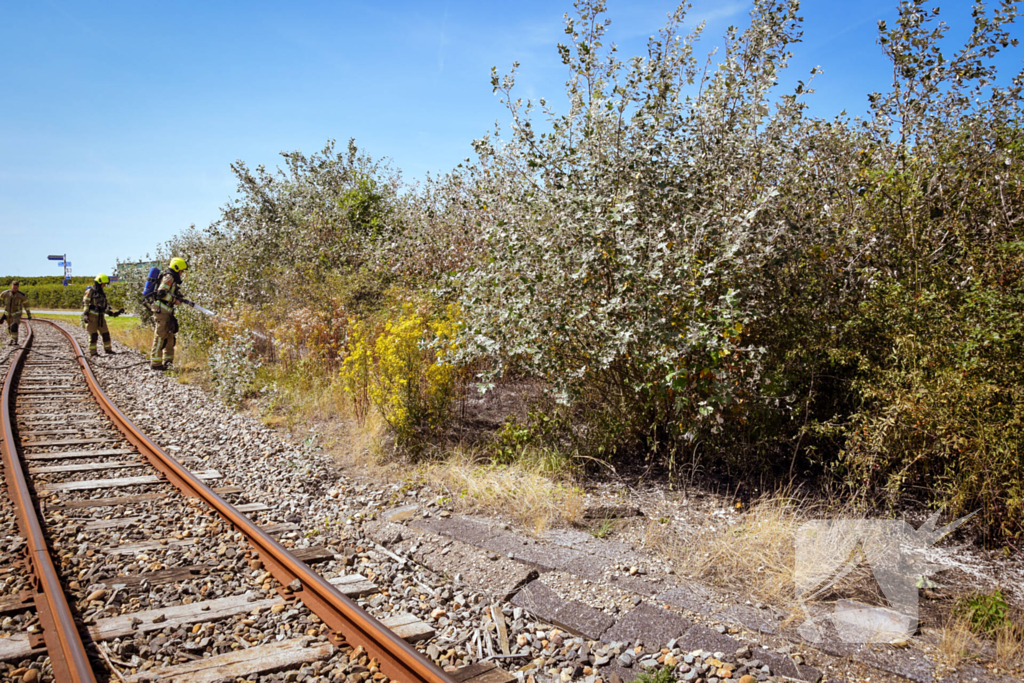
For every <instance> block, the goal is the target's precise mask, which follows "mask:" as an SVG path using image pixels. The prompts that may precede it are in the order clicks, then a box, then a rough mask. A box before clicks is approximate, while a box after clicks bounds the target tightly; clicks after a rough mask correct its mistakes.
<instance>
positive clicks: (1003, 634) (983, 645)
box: [936, 611, 1024, 672]
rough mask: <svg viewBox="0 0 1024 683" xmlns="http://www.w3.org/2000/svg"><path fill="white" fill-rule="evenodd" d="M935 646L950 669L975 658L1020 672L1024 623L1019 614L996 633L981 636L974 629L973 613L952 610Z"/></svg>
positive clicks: (1023, 643)
mask: <svg viewBox="0 0 1024 683" xmlns="http://www.w3.org/2000/svg"><path fill="white" fill-rule="evenodd" d="M936 648H937V650H938V655H939V661H940V662H941V663H942V664H943V665H945V666H946V667H948V668H956V667H958V666H960V665H961V664H963V663H964V662H966V661H976V662H979V663H988V664H990V665H992V666H995V667H997V668H999V669H1003V670H1004V671H1018V672H1019V671H1021V670H1022V668H1024V622H1022V621H1021V619H1020V616H1019V615H1018V616H1017V617H1016V618H1014V619H1013V620H1012V621H1010V623H1008V624H1007V625H1006V626H1004V627H1002V628H1000V629H998V630H996V631H995V632H994V633H992V634H985V635H979V634H977V633H975V632H974V631H973V630H972V628H971V619H970V616H968V615H965V614H963V613H962V612H958V611H952V612H951V613H950V614H949V615H948V616H947V617H946V619H945V620H944V621H943V623H942V625H941V627H940V628H939V629H938V633H937V640H936Z"/></svg>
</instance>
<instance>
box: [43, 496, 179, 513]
mask: <svg viewBox="0 0 1024 683" xmlns="http://www.w3.org/2000/svg"><path fill="white" fill-rule="evenodd" d="M166 497H167V494H166V493H143V494H140V495H138V496H119V497H115V498H93V499H92V500H69V501H65V502H63V503H49V506H50V507H52V508H68V509H75V508H101V507H109V506H114V505H136V504H138V503H145V502H146V501H150V500H157V499H158V498H166Z"/></svg>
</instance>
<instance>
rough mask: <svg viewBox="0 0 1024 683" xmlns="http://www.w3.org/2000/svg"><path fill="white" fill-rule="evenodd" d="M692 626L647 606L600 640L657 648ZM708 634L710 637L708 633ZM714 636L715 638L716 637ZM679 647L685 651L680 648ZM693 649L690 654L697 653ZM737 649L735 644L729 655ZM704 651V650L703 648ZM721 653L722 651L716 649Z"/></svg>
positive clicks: (619, 621) (620, 621)
mask: <svg viewBox="0 0 1024 683" xmlns="http://www.w3.org/2000/svg"><path fill="white" fill-rule="evenodd" d="M693 626H694V624H693V622H691V621H690V620H689V619H686V618H684V617H681V616H679V615H678V614H676V613H674V612H669V611H668V610H666V609H659V608H657V607H654V606H652V605H649V604H647V603H642V604H641V605H640V606H639V607H636V608H635V609H632V610H630V611H629V612H628V613H626V615H625V616H624V617H622V618H621V619H619V620H618V621H617V622H615V625H614V626H612V627H611V628H610V629H608V630H607V631H605V633H604V635H602V636H601V640H603V641H604V642H606V643H610V642H616V641H617V642H627V641H628V642H630V643H636V642H637V641H642V642H643V643H644V646H645V647H661V646H663V645H664V644H665V643H667V642H668V641H670V640H672V639H673V638H679V637H681V636H685V634H686V633H688V632H689V631H691V630H692V629H693ZM712 633H714V632H713V631H712ZM715 635H718V634H717V633H716V634H715ZM680 647H687V646H683V645H680ZM697 647H701V646H694V647H692V648H689V649H691V650H694V649H697ZM737 648H739V644H738V643H737V644H736V646H735V647H733V648H732V651H735V650H736V649H737ZM705 649H706V648H705ZM718 649H722V648H718Z"/></svg>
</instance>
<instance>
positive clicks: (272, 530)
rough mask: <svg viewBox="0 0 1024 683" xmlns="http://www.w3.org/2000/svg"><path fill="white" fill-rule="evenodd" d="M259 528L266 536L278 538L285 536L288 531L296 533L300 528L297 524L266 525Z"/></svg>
mask: <svg viewBox="0 0 1024 683" xmlns="http://www.w3.org/2000/svg"><path fill="white" fill-rule="evenodd" d="M260 528H261V529H263V532H264V533H266V534H270V535H271V536H280V535H281V534H286V533H288V532H289V531H298V530H299V528H300V527H299V525H298V524H293V523H292V522H281V523H279V524H268V525H266V526H261V527H260Z"/></svg>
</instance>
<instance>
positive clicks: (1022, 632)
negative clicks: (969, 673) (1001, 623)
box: [993, 615, 1024, 669]
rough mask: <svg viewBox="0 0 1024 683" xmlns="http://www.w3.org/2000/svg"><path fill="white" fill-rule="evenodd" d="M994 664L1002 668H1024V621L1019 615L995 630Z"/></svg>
mask: <svg viewBox="0 0 1024 683" xmlns="http://www.w3.org/2000/svg"><path fill="white" fill-rule="evenodd" d="M995 648H996V654H995V658H994V660H993V661H994V662H995V664H996V666H998V667H1001V668H1004V669H1021V668H1024V621H1022V620H1021V618H1020V615H1018V616H1017V618H1016V619H1014V620H1013V621H1011V622H1010V623H1009V624H1008V625H1007V626H1006V627H1005V628H1001V629H999V630H998V631H996V634H995Z"/></svg>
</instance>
